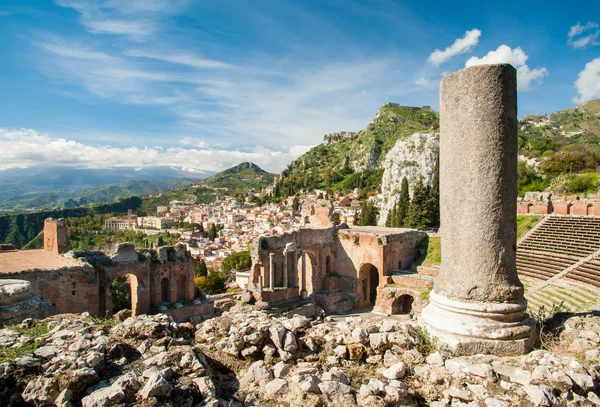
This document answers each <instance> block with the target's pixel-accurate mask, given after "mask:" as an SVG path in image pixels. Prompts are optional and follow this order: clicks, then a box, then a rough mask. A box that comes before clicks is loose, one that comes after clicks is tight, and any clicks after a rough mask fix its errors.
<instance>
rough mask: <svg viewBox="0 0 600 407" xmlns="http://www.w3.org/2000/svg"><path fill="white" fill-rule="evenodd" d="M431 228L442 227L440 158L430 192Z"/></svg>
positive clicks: (436, 163) (437, 160)
mask: <svg viewBox="0 0 600 407" xmlns="http://www.w3.org/2000/svg"><path fill="white" fill-rule="evenodd" d="M428 206H429V208H428V209H429V214H430V219H429V226H430V227H438V226H439V225H440V156H439V154H438V157H437V159H436V161H435V167H434V168H433V180H432V181H431V188H430V190H429V201H428Z"/></svg>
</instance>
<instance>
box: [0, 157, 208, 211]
mask: <svg viewBox="0 0 600 407" xmlns="http://www.w3.org/2000/svg"><path fill="white" fill-rule="evenodd" d="M212 174H213V173H212V172H209V171H196V170H190V169H186V168H179V167H173V166H155V167H141V168H136V167H115V168H104V169H95V168H74V167H43V166H34V167H29V168H22V169H21V168H17V169H8V170H4V171H0V212H9V211H11V212H13V211H23V210H34V209H52V208H57V207H62V206H65V202H67V201H73V202H68V203H67V204H66V207H72V206H74V205H77V204H81V203H87V202H96V201H112V200H114V199H115V198H118V197H126V196H132V195H142V194H149V193H156V192H159V191H162V190H165V189H172V188H176V187H178V186H181V185H185V184H190V183H192V182H194V181H195V180H196V181H197V180H201V179H204V178H206V177H208V176H210V175H212ZM109 185H110V187H107V188H104V189H101V190H95V189H96V188H98V187H106V186H109Z"/></svg>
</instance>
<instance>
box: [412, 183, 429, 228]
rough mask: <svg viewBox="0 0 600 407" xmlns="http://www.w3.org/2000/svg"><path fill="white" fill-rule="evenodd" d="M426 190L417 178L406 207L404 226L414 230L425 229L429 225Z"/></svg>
mask: <svg viewBox="0 0 600 407" xmlns="http://www.w3.org/2000/svg"><path fill="white" fill-rule="evenodd" d="M428 198H429V197H428V194H427V189H426V188H425V186H424V185H423V180H422V179H420V178H419V180H418V181H417V183H416V184H415V186H414V190H413V196H412V199H411V200H410V204H409V205H408V212H407V215H406V221H407V222H406V226H408V227H411V228H416V229H425V228H427V226H428V225H429V221H430V218H429V210H428Z"/></svg>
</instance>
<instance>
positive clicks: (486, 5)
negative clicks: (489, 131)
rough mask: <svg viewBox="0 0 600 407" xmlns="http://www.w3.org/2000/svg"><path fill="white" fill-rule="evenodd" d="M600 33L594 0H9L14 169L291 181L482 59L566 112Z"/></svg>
mask: <svg viewBox="0 0 600 407" xmlns="http://www.w3.org/2000/svg"><path fill="white" fill-rule="evenodd" d="M599 24H600V2H597V1H589V0H583V1H577V0H575V1H569V2H564V1H504V2H501V3H500V2H485V1H480V0H479V1H462V2H458V1H457V2H446V1H431V2H423V1H419V2H417V1H406V2H400V1H391V0H373V1H357V0H314V1H311V0H304V1H286V0H273V1H267V0H254V1H242V0H236V1H234V0H218V1H216V0H213V1H207V0H197V1H194V0H123V1H121V0H96V1H91V0H90V1H86V0H56V1H46V0H3V1H2V2H1V3H0V56H1V59H2V63H1V64H0V92H1V94H2V95H3V96H4V97H3V98H2V99H1V102H0V169H3V168H10V167H24V166H29V165H35V164H43V165H74V166H85V167H108V166H120V165H135V166H144V165H179V166H184V167H188V168H197V169H208V170H213V171H218V170H222V169H225V168H227V167H229V166H232V165H235V164H237V163H239V162H241V161H246V160H249V161H254V162H256V163H257V164H259V165H261V166H262V167H263V168H265V169H267V170H270V171H279V170H281V169H282V168H283V167H284V166H285V165H286V164H287V163H288V162H289V161H291V160H292V159H293V158H296V157H297V156H298V155H300V154H301V153H302V152H304V151H306V150H307V149H308V148H309V147H310V146H313V145H315V144H317V143H319V142H321V140H322V137H323V135H324V134H325V133H329V132H333V131H338V130H355V131H356V130H360V129H363V128H364V127H365V126H366V125H367V124H368V122H369V121H370V120H371V119H372V118H373V117H374V115H375V113H376V111H377V109H378V107H379V106H381V105H382V104H384V103H386V102H390V101H391V102H398V103H401V104H404V105H414V106H421V105H431V106H432V107H434V108H436V109H437V107H438V92H439V88H438V84H439V80H440V79H441V77H442V76H443V75H444V74H445V73H449V72H453V71H456V70H459V69H462V68H463V67H465V66H467V65H473V64H477V63H492V62H509V63H512V64H513V65H515V67H517V69H518V72H519V114H520V115H522V114H528V113H535V114H544V113H550V112H552V111H555V110H559V109H565V108H569V107H572V106H574V105H576V104H577V103H579V102H584V101H586V100H589V99H595V98H600V29H599V26H598V25H599Z"/></svg>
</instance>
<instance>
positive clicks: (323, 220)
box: [300, 199, 333, 229]
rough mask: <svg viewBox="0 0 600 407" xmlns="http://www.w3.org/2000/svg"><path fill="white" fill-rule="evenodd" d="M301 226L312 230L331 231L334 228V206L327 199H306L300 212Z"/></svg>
mask: <svg viewBox="0 0 600 407" xmlns="http://www.w3.org/2000/svg"><path fill="white" fill-rule="evenodd" d="M300 215H301V217H302V220H301V224H302V225H303V226H304V227H306V228H310V229H329V228H331V227H332V226H333V222H332V221H331V216H332V215H333V204H332V203H331V202H329V201H328V200H326V199H306V200H304V201H303V202H302V208H301V210H300Z"/></svg>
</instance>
